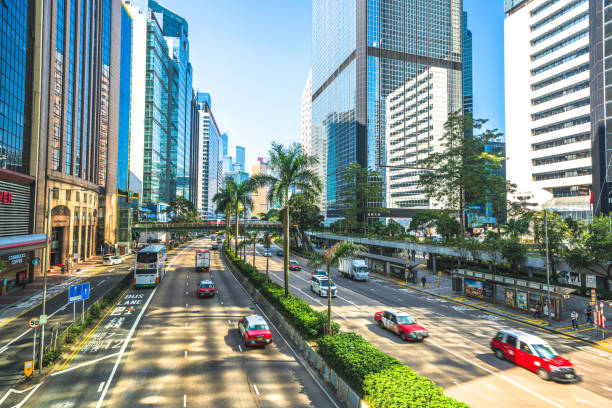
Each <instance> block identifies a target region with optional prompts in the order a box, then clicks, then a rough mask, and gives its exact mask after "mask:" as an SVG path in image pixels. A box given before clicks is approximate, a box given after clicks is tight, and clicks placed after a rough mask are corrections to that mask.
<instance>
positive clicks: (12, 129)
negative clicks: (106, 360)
mask: <svg viewBox="0 0 612 408" xmlns="http://www.w3.org/2000/svg"><path fill="white" fill-rule="evenodd" d="M37 3H38V2H36V1H33V0H30V1H21V0H7V1H4V2H0V27H2V28H1V29H0V72H1V73H2V75H0V226H1V227H0V295H3V294H6V293H7V292H8V291H9V290H11V289H12V288H13V287H15V286H17V285H21V284H23V283H24V282H26V281H32V280H33V279H34V275H35V272H40V266H37V262H38V261H39V260H40V257H41V254H42V250H41V248H45V247H46V238H47V236H46V235H45V234H35V233H34V232H35V228H34V214H35V211H36V207H35V204H34V197H35V193H36V177H37V176H38V174H37V165H36V159H37V157H38V148H39V134H40V91H41V86H42V81H41V72H40V69H36V68H37V67H40V64H41V62H42V56H41V47H42V40H43V30H42V29H41V28H42V24H41V23H42V16H43V10H42V9H41V8H40V7H38V5H37Z"/></svg>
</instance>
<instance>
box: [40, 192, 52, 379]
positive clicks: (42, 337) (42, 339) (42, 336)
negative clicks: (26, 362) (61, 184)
mask: <svg viewBox="0 0 612 408" xmlns="http://www.w3.org/2000/svg"><path fill="white" fill-rule="evenodd" d="M52 191H53V190H52V189H51V187H49V192H48V194H47V199H48V201H47V246H46V247H45V252H46V254H45V255H46V256H45V270H44V271H43V298H42V314H43V315H45V314H46V312H47V270H48V269H49V265H50V263H51V193H52ZM43 321H44V320H43ZM44 351H45V323H42V324H41V327H40V359H39V365H38V373H39V374H40V373H42V365H43V354H44Z"/></svg>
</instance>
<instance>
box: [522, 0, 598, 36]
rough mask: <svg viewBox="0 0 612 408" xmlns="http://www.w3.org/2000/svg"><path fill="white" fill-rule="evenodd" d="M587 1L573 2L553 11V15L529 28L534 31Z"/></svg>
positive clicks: (575, 0) (577, 0)
mask: <svg viewBox="0 0 612 408" xmlns="http://www.w3.org/2000/svg"><path fill="white" fill-rule="evenodd" d="M587 1H588V0H574V1H572V2H571V3H569V4H567V5H565V6H563V7H561V8H560V9H559V10H557V11H555V12H554V13H551V14H549V15H548V16H546V17H544V18H543V19H541V20H539V21H538V22H536V23H535V24H532V25H531V27H529V28H530V29H531V31H535V30H537V29H538V28H540V27H542V26H544V25H546V24H548V23H550V22H551V21H555V20H556V19H558V18H559V17H561V16H563V15H565V14H567V13H569V12H570V11H572V10H573V9H575V8H576V7H579V6H580V5H582V4H584V3H586V2H587Z"/></svg>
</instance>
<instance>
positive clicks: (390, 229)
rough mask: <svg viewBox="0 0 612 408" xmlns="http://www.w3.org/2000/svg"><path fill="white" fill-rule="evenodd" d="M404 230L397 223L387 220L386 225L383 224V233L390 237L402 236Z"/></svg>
mask: <svg viewBox="0 0 612 408" xmlns="http://www.w3.org/2000/svg"><path fill="white" fill-rule="evenodd" d="M405 232H406V230H405V229H404V227H402V226H401V225H400V224H399V223H397V222H395V221H392V220H389V222H388V223H387V225H386V226H385V229H384V233H385V234H386V235H387V236H389V235H391V237H393V238H395V237H396V236H398V237H402V236H403V235H404V234H405Z"/></svg>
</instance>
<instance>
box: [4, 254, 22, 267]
mask: <svg viewBox="0 0 612 408" xmlns="http://www.w3.org/2000/svg"><path fill="white" fill-rule="evenodd" d="M25 257H26V254H25V253H22V254H15V255H10V256H9V257H8V261H9V262H10V263H11V265H16V264H20V263H22V262H23V260H24V258H25Z"/></svg>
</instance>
